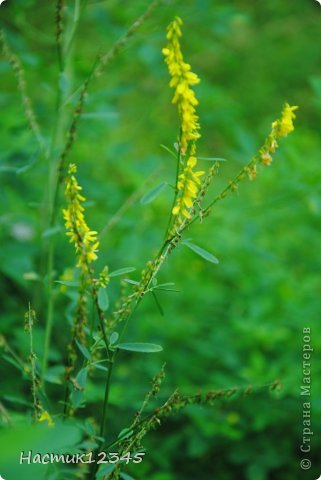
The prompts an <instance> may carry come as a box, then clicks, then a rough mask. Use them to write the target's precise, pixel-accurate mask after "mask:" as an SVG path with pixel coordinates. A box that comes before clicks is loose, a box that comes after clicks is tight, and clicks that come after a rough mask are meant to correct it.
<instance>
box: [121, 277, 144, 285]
mask: <svg viewBox="0 0 321 480" xmlns="http://www.w3.org/2000/svg"><path fill="white" fill-rule="evenodd" d="M124 282H127V283H131V284H132V285H140V283H139V282H136V280H131V279H130V278H125V279H124Z"/></svg>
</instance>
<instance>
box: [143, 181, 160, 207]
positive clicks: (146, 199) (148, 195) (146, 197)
mask: <svg viewBox="0 0 321 480" xmlns="http://www.w3.org/2000/svg"><path fill="white" fill-rule="evenodd" d="M166 186H167V183H166V182H162V183H160V184H159V185H157V187H155V188H153V189H152V190H150V191H149V192H147V193H146V195H144V196H143V197H142V198H141V200H140V203H141V204H142V205H147V204H148V203H151V202H152V201H153V200H155V198H156V197H158V195H159V194H160V193H161V192H162V191H163V190H164V188H165V187H166Z"/></svg>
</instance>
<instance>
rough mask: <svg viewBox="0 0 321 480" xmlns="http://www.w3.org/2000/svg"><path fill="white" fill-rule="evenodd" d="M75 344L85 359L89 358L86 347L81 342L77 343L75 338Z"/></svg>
mask: <svg viewBox="0 0 321 480" xmlns="http://www.w3.org/2000/svg"><path fill="white" fill-rule="evenodd" d="M76 344H77V347H78V348H79V350H80V351H81V353H82V354H83V356H84V357H85V358H87V360H90V353H89V351H88V349H87V348H86V347H85V346H84V345H81V343H79V342H78V340H77V339H76Z"/></svg>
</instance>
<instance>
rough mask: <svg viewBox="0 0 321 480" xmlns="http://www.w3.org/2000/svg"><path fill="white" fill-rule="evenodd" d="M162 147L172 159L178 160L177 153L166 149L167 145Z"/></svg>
mask: <svg viewBox="0 0 321 480" xmlns="http://www.w3.org/2000/svg"><path fill="white" fill-rule="evenodd" d="M161 147H162V148H163V149H164V150H166V152H168V153H170V154H171V155H172V157H174V158H175V160H177V153H175V152H174V151H173V150H171V149H170V148H168V147H166V145H163V144H161Z"/></svg>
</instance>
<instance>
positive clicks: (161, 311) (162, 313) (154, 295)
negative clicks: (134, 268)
mask: <svg viewBox="0 0 321 480" xmlns="http://www.w3.org/2000/svg"><path fill="white" fill-rule="evenodd" d="M152 295H153V297H154V300H155V303H156V305H157V308H158V310H159V313H160V314H161V316H162V317H164V310H163V307H162V306H161V304H160V303H159V300H158V298H157V296H156V293H155V292H153V291H152Z"/></svg>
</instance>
